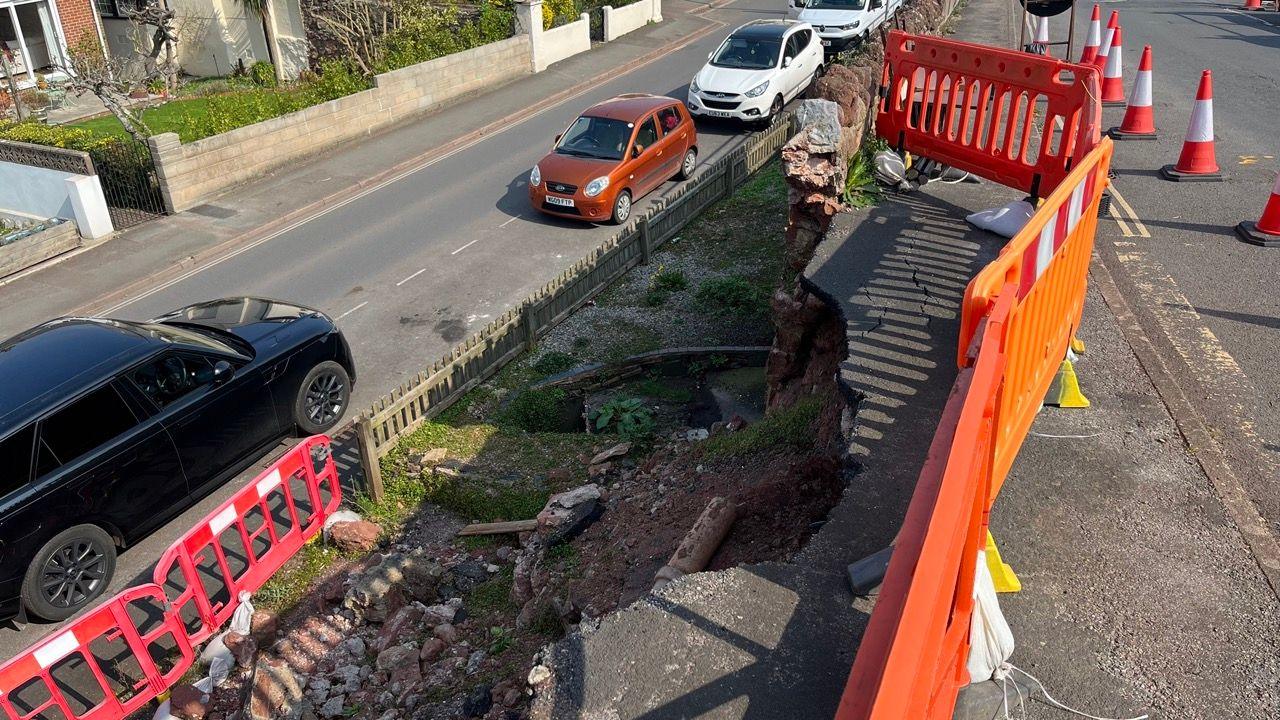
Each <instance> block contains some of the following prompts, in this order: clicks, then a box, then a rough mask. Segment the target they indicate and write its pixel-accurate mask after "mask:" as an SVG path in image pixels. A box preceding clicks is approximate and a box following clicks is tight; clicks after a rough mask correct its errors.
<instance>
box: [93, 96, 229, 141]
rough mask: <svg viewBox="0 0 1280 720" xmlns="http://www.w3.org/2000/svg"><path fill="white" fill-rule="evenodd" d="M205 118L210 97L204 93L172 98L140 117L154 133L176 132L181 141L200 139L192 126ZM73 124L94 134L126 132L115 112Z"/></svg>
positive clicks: (120, 135) (202, 123)
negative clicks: (198, 95) (191, 96)
mask: <svg viewBox="0 0 1280 720" xmlns="http://www.w3.org/2000/svg"><path fill="white" fill-rule="evenodd" d="M208 118H209V98H207V97H193V98H187V99H182V100H172V101H170V102H167V103H165V104H163V105H157V106H156V107H152V108H147V109H146V110H143V111H142V121H143V122H145V123H146V124H147V127H148V128H150V129H151V132H152V133H153V134H155V135H159V134H160V133H166V132H175V133H178V136H179V137H181V138H182V142H191V141H193V140H199V139H200V138H199V137H194V135H195V134H196V133H193V132H192V128H193V127H195V126H197V125H204V124H206V123H207V121H208ZM73 126H74V127H79V128H84V129H85V130H88V131H90V132H93V133H94V134H97V135H114V136H118V137H128V136H129V133H127V132H125V129H124V126H123V125H121V124H120V121H119V120H117V119H116V118H115V116H114V115H103V116H101V117H96V118H91V119H89V120H82V121H80V122H78V123H74V124H73Z"/></svg>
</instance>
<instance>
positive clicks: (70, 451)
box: [36, 385, 138, 475]
mask: <svg viewBox="0 0 1280 720" xmlns="http://www.w3.org/2000/svg"><path fill="white" fill-rule="evenodd" d="M137 423H138V418H137V417H135V416H134V414H133V411H132V410H130V409H129V406H128V405H126V404H125V401H124V398H122V397H120V393H118V392H116V388H115V386H114V385H104V386H103V387H100V388H98V389H97V390H94V391H93V392H91V393H89V394H88V395H85V396H84V397H82V398H80V399H79V400H76V401H75V402H73V403H71V404H70V405H68V406H66V407H64V408H62V409H61V410H59V411H58V412H56V413H54V414H52V415H50V416H49V417H47V418H45V419H44V420H43V421H42V422H41V423H40V442H41V445H42V447H41V448H40V453H39V455H38V460H37V462H36V465H37V468H38V470H39V472H38V473H37V474H39V475H44V474H46V473H48V472H49V471H51V470H53V469H54V468H55V467H57V466H58V465H67V464H70V463H72V462H74V461H75V460H77V459H79V458H80V457H81V456H82V455H84V454H86V453H88V452H91V451H92V450H94V449H96V448H98V447H99V446H100V445H102V444H104V443H106V442H108V441H110V440H114V439H115V438H117V437H119V436H121V435H123V434H124V433H126V432H128V431H129V430H130V429H131V428H133V426H134V425H136V424H137Z"/></svg>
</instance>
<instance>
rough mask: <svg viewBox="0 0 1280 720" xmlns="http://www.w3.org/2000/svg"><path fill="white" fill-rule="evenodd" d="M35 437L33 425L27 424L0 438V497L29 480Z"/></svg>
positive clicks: (17, 488)
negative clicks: (2, 438)
mask: <svg viewBox="0 0 1280 720" xmlns="http://www.w3.org/2000/svg"><path fill="white" fill-rule="evenodd" d="M35 438H36V427H35V425H28V426H27V427H24V428H22V429H21V430H19V431H18V432H16V433H14V434H12V435H10V436H9V437H7V438H5V439H4V440H0V498H3V497H5V496H7V495H8V494H9V493H11V492H13V491H15V490H20V489H22V488H23V487H24V486H25V485H26V484H27V483H28V482H30V481H31V446H32V445H33V444H34V441H35Z"/></svg>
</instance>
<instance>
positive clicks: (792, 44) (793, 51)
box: [782, 33, 800, 62]
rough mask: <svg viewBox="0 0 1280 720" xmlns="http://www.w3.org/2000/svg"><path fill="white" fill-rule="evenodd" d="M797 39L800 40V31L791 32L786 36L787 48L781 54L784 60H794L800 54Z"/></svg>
mask: <svg viewBox="0 0 1280 720" xmlns="http://www.w3.org/2000/svg"><path fill="white" fill-rule="evenodd" d="M799 40H800V33H792V35H791V37H789V38H787V49H786V52H784V53H783V56H782V57H783V61H784V62H785V61H786V60H787V59H788V58H789V59H791V60H792V61H794V60H795V59H796V56H797V55H799V54H800V42H799Z"/></svg>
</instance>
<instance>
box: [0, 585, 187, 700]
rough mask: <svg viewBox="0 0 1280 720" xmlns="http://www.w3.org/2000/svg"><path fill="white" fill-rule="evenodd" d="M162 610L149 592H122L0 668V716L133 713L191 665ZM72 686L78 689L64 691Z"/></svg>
mask: <svg viewBox="0 0 1280 720" xmlns="http://www.w3.org/2000/svg"><path fill="white" fill-rule="evenodd" d="M164 605H165V597H164V592H163V591H162V590H161V589H160V588H158V587H156V586H155V585H142V586H139V587H134V588H129V589H128V590H125V591H124V592H122V593H120V594H119V595H117V596H115V597H113V598H111V599H110V600H108V601H107V602H105V603H103V604H102V605H100V606H98V607H97V608H95V609H94V610H92V611H91V612H89V613H87V614H85V615H83V616H81V617H80V618H79V619H77V620H76V621H74V622H73V623H71V625H70V626H69V627H67V628H66V629H64V630H62V631H60V632H58V633H56V634H54V635H51V636H50V637H48V638H45V639H44V640H41V641H40V642H38V643H36V644H35V645H33V646H32V647H30V648H28V649H27V651H26V652H24V653H22V654H21V655H18V656H17V657H15V658H13V659H11V660H9V661H8V662H6V663H5V664H4V665H0V711H3V712H2V713H0V714H2V715H4V716H5V717H7V718H11V719H12V720H29V719H30V718H36V717H41V718H57V717H61V718H66V719H67V720H117V719H118V718H123V717H125V716H127V715H129V714H130V713H133V712H135V711H136V710H138V709H139V708H141V707H142V706H143V705H145V704H147V703H148V702H149V701H151V700H152V699H153V698H155V697H156V696H157V695H159V694H160V693H162V692H164V691H165V690H167V689H169V688H170V687H171V686H172V685H173V684H174V683H176V682H177V681H178V679H179V678H181V677H182V675H183V673H185V672H186V671H187V670H188V669H189V668H190V667H191V666H192V664H194V663H195V654H194V652H193V650H192V648H191V645H190V644H189V643H187V642H186V635H185V633H184V632H183V631H182V627H181V625H180V623H179V622H178V619H177V617H176V616H171V615H167V614H164V613H163V608H164ZM149 611H150V614H148V612H149ZM157 614H159V618H158V619H151V618H155V617H156V615H157ZM139 625H142V626H143V627H147V628H148V629H147V630H145V631H140V630H139V629H138V626H139ZM148 626H150V627H148ZM73 679H74V680H78V682H75V687H70V684H71V681H72V680H73Z"/></svg>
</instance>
